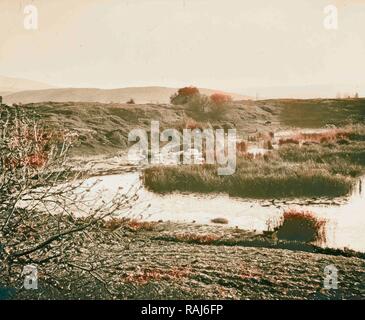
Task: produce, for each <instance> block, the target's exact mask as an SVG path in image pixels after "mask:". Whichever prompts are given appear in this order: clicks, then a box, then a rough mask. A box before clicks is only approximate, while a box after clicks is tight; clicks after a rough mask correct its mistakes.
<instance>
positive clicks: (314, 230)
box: [274, 210, 326, 242]
mask: <svg viewBox="0 0 365 320" xmlns="http://www.w3.org/2000/svg"><path fill="white" fill-rule="evenodd" d="M325 225H326V220H324V219H319V218H317V217H316V216H315V215H314V214H313V213H312V212H307V211H296V210H288V211H285V212H284V214H283V217H282V218H281V220H280V221H279V223H278V226H276V227H275V228H274V230H275V231H276V232H277V237H278V239H281V240H291V241H300V242H312V241H324V240H325V229H324V227H325Z"/></svg>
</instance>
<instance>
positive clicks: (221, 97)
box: [210, 93, 232, 104]
mask: <svg viewBox="0 0 365 320" xmlns="http://www.w3.org/2000/svg"><path fill="white" fill-rule="evenodd" d="M210 100H211V101H212V102H213V103H216V104H223V103H227V102H230V101H232V98H231V96H229V95H227V94H224V93H214V94H212V95H211V96H210Z"/></svg>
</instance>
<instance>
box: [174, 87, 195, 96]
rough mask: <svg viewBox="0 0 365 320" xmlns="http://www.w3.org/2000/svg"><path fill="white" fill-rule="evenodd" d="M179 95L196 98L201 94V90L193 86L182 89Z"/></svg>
mask: <svg viewBox="0 0 365 320" xmlns="http://www.w3.org/2000/svg"><path fill="white" fill-rule="evenodd" d="M177 93H178V95H179V96H185V97H188V96H194V95H198V94H199V89H198V88H196V87H192V86H190V87H184V88H180V89H179V90H178V92H177Z"/></svg>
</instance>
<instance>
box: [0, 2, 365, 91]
mask: <svg viewBox="0 0 365 320" xmlns="http://www.w3.org/2000/svg"><path fill="white" fill-rule="evenodd" d="M28 4H32V5H34V6H35V7H36V8H37V9H38V29H37V30H26V29H25V28H24V24H23V21H24V17H25V15H24V12H23V10H24V7H25V6H26V5H28ZM329 4H332V5H335V6H336V7H337V9H338V29H337V30H328V29H326V28H325V27H324V25H323V21H324V19H325V17H326V14H325V13H324V8H325V7H326V6H327V5H329ZM0 41H1V42H0V75H3V76H12V77H19V78H26V79H30V80H36V81H41V82H45V83H49V84H52V85H55V86H60V87H99V88H117V87H128V86H152V85H156V86H169V87H181V86H185V85H196V86H199V87H205V88H214V89H220V90H227V91H232V92H238V93H242V94H245V93H249V94H252V93H253V92H256V91H259V90H261V89H262V88H271V91H273V89H272V88H281V89H280V90H281V91H282V92H283V94H286V95H287V96H288V97H289V96H291V94H293V90H294V89H293V88H296V87H307V88H308V90H307V91H308V92H309V93H308V94H309V95H310V90H311V88H312V87H313V86H317V87H318V86H320V87H323V88H328V87H335V88H337V89H336V90H340V89H341V90H345V88H346V90H347V89H348V90H360V91H361V92H364V95H365V58H364V57H365V0H347V1H346V0H295V1H293V0H275V1H269V0H265V1H263V0H255V1H253V0H52V1H49V0H0ZM278 90H279V89H278ZM274 91H275V90H274ZM313 94H314V93H313Z"/></svg>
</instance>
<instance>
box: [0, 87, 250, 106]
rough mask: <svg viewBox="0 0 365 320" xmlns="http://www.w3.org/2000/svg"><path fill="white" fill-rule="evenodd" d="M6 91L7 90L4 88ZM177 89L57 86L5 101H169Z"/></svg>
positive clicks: (206, 91) (6, 97)
mask: <svg viewBox="0 0 365 320" xmlns="http://www.w3.org/2000/svg"><path fill="white" fill-rule="evenodd" d="M4 91H6V90H4ZM176 91H177V89H176V88H167V87H130V88H120V89H95V88H57V89H46V90H27V91H20V92H15V93H10V94H6V95H4V102H5V103H7V104H12V103H36V102H45V101H50V102H69V101H73V102H100V103H113V102H114V103H125V102H127V101H128V100H129V99H134V101H135V102H136V103H169V102H170V96H171V95H172V94H174V93H175V92H176ZM200 92H201V93H203V94H207V95H211V94H213V93H215V92H222V91H220V90H212V89H200ZM227 94H229V95H230V96H231V97H232V98H233V100H247V99H249V98H250V97H247V96H244V95H240V94H236V93H227Z"/></svg>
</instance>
